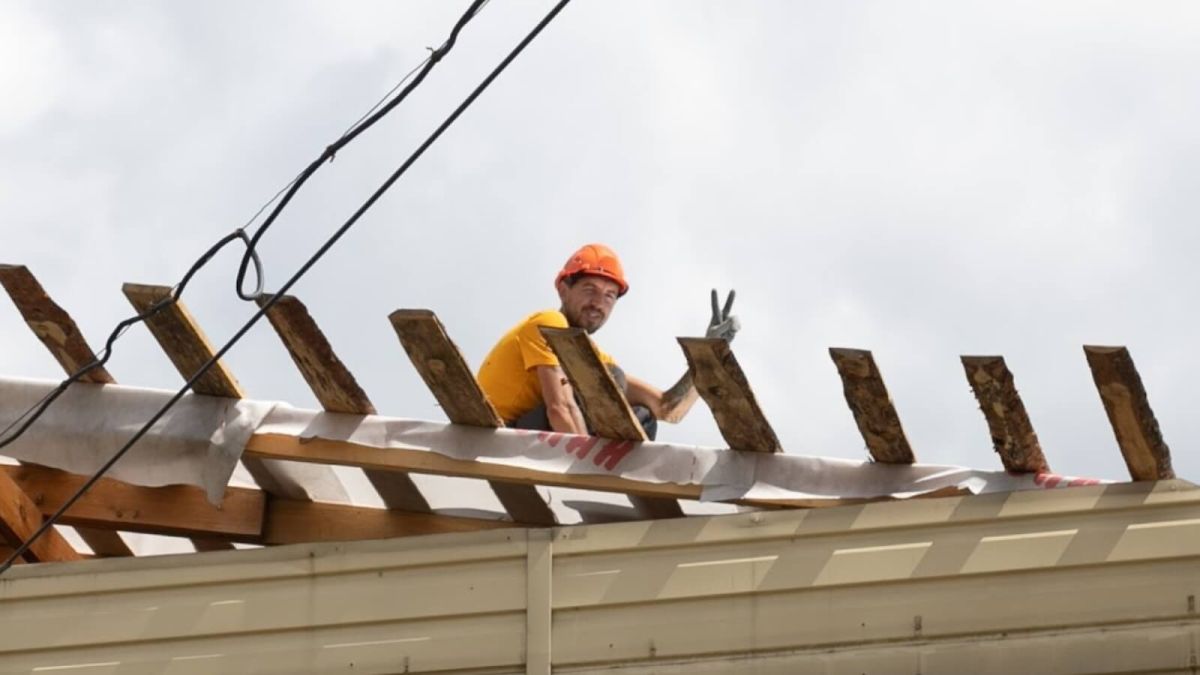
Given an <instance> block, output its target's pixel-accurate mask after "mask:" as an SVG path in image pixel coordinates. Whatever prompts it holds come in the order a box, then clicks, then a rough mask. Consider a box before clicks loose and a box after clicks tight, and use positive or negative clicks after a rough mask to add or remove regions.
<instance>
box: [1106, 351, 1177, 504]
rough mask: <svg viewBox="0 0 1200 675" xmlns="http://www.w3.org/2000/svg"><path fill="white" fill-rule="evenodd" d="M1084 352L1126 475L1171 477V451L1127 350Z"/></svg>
mask: <svg viewBox="0 0 1200 675" xmlns="http://www.w3.org/2000/svg"><path fill="white" fill-rule="evenodd" d="M1083 351H1084V353H1085V354H1087V361H1088V366H1089V367H1090V368H1091V369H1092V379H1093V380H1094V381H1095V382H1096V389H1097V390H1098V391H1099V392H1100V400H1101V401H1103V402H1104V411H1105V412H1106V413H1108V421H1109V423H1110V424H1111V425H1112V428H1113V433H1114V434H1115V435H1116V437H1117V445H1119V446H1120V447H1121V454H1122V455H1124V457H1125V465H1126V466H1127V467H1129V475H1130V476H1131V477H1132V478H1133V479H1134V480H1160V479H1166V478H1174V477H1175V471H1174V469H1172V468H1171V450H1170V448H1168V447H1167V443H1166V441H1164V440H1163V437H1162V431H1161V430H1159V428H1158V420H1157V419H1155V417H1154V411H1153V410H1151V409H1150V401H1149V399H1148V398H1147V397H1146V388H1145V387H1144V386H1142V378H1141V376H1140V375H1138V372H1137V368H1136V367H1134V365H1133V357H1131V356H1130V355H1129V350H1128V349H1126V348H1124V347H1100V346H1085V347H1084V348H1083Z"/></svg>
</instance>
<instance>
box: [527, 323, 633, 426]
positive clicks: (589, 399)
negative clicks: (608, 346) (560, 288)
mask: <svg viewBox="0 0 1200 675" xmlns="http://www.w3.org/2000/svg"><path fill="white" fill-rule="evenodd" d="M541 331H542V335H543V336H544V337H545V338H546V342H548V343H549V344H550V348H551V349H553V350H554V354H555V356H557V357H558V362H559V365H560V366H561V367H562V369H563V372H564V373H565V374H566V376H567V379H568V380H570V382H571V387H572V388H573V389H574V390H575V393H576V394H577V395H578V399H579V408H580V411H581V412H582V413H583V421H584V422H586V423H587V426H588V431H590V432H591V433H592V434H594V435H596V436H600V437H602V438H615V439H619V440H623V441H638V442H641V441H645V440H647V439H646V431H645V430H644V429H642V425H641V423H640V422H638V419H637V415H635V414H634V413H633V409H632V408H630V407H629V402H628V401H626V400H625V392H623V391H621V388H620V387H618V386H617V382H616V380H614V379H613V376H612V374H611V373H610V372H608V367H607V366H605V365H604V363H603V362H601V361H600V355H599V354H597V353H596V347H595V345H593V344H592V340H591V338H589V337H588V334H587V332H585V331H584V330H582V329H580V328H549V327H542V328H541Z"/></svg>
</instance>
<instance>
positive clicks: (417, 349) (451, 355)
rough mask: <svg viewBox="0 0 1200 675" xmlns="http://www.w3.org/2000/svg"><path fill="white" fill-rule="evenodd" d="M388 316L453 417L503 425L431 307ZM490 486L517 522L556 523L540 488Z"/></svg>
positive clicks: (481, 424)
mask: <svg viewBox="0 0 1200 675" xmlns="http://www.w3.org/2000/svg"><path fill="white" fill-rule="evenodd" d="M388 320H389V321H391V323H392V328H394V329H395V331H396V335H397V336H398V337H399V338H400V344H401V345H402V346H403V347H404V351H405V352H406V353H407V354H408V358H409V360H411V361H412V364H413V367H415V368H416V369H417V373H418V374H420V376H421V379H422V380H424V382H425V386H427V387H429V391H430V392H432V393H433V396H434V398H435V399H437V402H438V405H440V406H441V407H442V411H443V412H445V413H446V417H447V418H448V419H449V420H450V421H451V422H453V423H454V424H463V425H467V426H475V427H490V428H500V427H502V426H504V421H503V420H501V419H500V415H499V414H498V413H497V412H496V409H495V407H493V406H492V404H491V402H489V401H488V400H487V397H486V396H484V394H483V390H482V389H480V388H479V383H478V382H477V381H476V380H475V376H474V375H473V374H472V373H471V369H470V368H469V367H468V366H467V362H466V359H464V358H463V355H462V352H461V351H459V349H458V347H457V346H456V345H455V344H454V342H453V341H451V340H450V336H449V335H448V334H447V333H446V328H445V327H444V326H443V325H442V322H441V321H439V320H438V318H437V316H436V315H434V313H433V312H431V311H429V310H426V309H398V310H396V311H394V312H392V313H391V314H390V315H388ZM489 485H491V488H492V492H494V493H495V494H496V498H497V499H499V500H500V504H501V505H503V506H504V510H505V511H507V512H508V514H509V516H510V517H512V519H513V520H514V521H516V522H520V523H526V524H530V525H547V526H548V525H554V524H556V523H557V522H558V520H557V518H556V517H555V515H554V512H553V511H552V510H551V509H550V506H549V505H547V504H546V500H544V499H542V496H541V495H540V494H538V491H537V488H535V487H533V486H531V485H521V484H511V483H505V482H502V481H489Z"/></svg>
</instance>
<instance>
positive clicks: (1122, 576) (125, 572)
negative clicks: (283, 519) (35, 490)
mask: <svg viewBox="0 0 1200 675" xmlns="http://www.w3.org/2000/svg"><path fill="white" fill-rule="evenodd" d="M531 542H532V545H531ZM1197 595H1200V491H1197V490H1196V489H1194V488H1192V487H1191V486H1189V485H1188V484H1185V483H1182V482H1180V481H1164V482H1160V483H1158V484H1135V485H1114V486H1097V487H1088V488H1072V489H1061V490H1049V491H1039V492H1029V493H1013V494H1008V495H984V496H978V497H955V498H948V499H929V500H914V501H909V502H889V503H883V504H867V505H860V506H846V507H838V508H832V509H824V510H815V511H807V512H806V511H777V512H760V513H745V514H737V515H729V516H715V517H705V518H700V517H693V518H687V519H678V520H671V521H656V522H639V523H617V524H610V525H592V526H577V527H563V528H556V529H553V530H531V531H528V532H526V531H521V530H508V531H503V532H501V531H492V532H481V533H471V534H453V535H437V536H429V537H412V538H406V539H396V540H390V541H376V542H354V543H348V544H336V545H333V544H320V545H298V546H285V547H278V548H274V549H260V550H248V551H232V552H221V553H209V554H195V555H187V556H170V557H162V558H156V559H124V560H95V561H85V562H81V563H68V564H51V565H28V566H22V567H20V568H15V569H13V570H11V571H10V572H9V574H8V575H6V577H5V578H4V579H3V580H0V672H3V673H9V672H12V673H31V672H39V673H46V672H50V673H54V672H70V673H85V674H89V675H90V674H93V673H109V672H111V673H117V672H119V673H122V674H128V673H143V672H145V673H159V672H167V673H209V672H221V671H225V672H239V673H243V672H244V673H338V672H357V673H384V672H414V673H415V672H433V671H438V672H461V673H493V674H494V673H518V672H538V673H545V672H549V670H550V669H551V668H552V669H553V671H554V672H564V673H565V672H577V673H599V672H614V671H615V672H617V673H629V674H630V675H640V674H642V673H645V674H649V673H658V674H665V673H700V674H706V673H723V672H737V673H756V674H761V675H773V674H776V673H780V674H782V673H789V674H792V673H821V674H822V675H826V674H840V673H871V674H873V675H876V674H887V673H904V674H911V673H916V672H920V673H922V675H940V674H947V675H949V674H951V673H961V672H976V673H997V674H999V673H1011V672H1071V673H1097V674H1099V673H1106V674H1115V673H1132V672H1140V671H1147V670H1154V671H1155V672H1189V671H1188V670H1187V669H1189V668H1193V667H1194V666H1195V664H1196V660H1197V649H1198V647H1197V645H1198V644H1200V619H1198V618H1197V615H1196V609H1195V607H1196V600H1195V598H1196V596H1197ZM527 651H528V653H529V658H528V659H527V656H526V654H527ZM527 660H528V661H529V664H528V670H527V665H526V661H527ZM68 667H70V668H68ZM37 669H42V670H37ZM45 669H52V670H45Z"/></svg>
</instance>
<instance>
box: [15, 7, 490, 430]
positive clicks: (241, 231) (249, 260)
mask: <svg viewBox="0 0 1200 675" xmlns="http://www.w3.org/2000/svg"><path fill="white" fill-rule="evenodd" d="M488 2H490V0H475V1H474V2H472V3H471V5H470V6H468V7H467V9H466V11H465V12H463V14H462V16H461V17H460V18H459V20H458V22H457V23H456V24H455V27H454V29H453V30H452V31H451V35H450V37H449V38H448V39H447V40H446V41H445V42H443V43H442V47H441V48H439V50H440V51H441V55H440V56H438V60H440V59H441V57H443V56H445V55H446V53H448V52H449V51H450V49H451V48H452V47H453V42H454V41H455V40H456V39H457V34H458V32H460V31H461V30H462V28H463V27H464V26H465V25H466V24H467V22H469V21H470V20H471V19H473V18H475V16H476V15H478V14H479V12H480V10H482V9H483V7H484V6H486V5H487V3H488ZM431 51H434V50H431ZM431 60H433V56H432V55H431V56H428V57H426V58H425V59H424V60H423V61H422V62H421V63H419V64H417V66H416V67H414V68H413V69H412V70H410V71H409V72H408V73H407V74H405V75H404V77H402V78H400V81H399V82H398V83H396V85H395V86H394V87H392V89H391V90H390V91H388V93H387V94H385V95H384V96H383V98H381V99H380V100H379V102H377V103H376V104H375V105H373V106H371V108H370V109H369V110H368V111H367V112H366V113H365V114H364V115H363V116H362V117H360V118H359V119H358V120H357V121H356V122H355V123H354V124H352V125H350V128H348V129H347V130H346V131H345V132H343V133H342V135H341V136H340V137H339V138H338V141H337V142H336V143H334V144H333V146H330V147H334V146H336V147H337V148H338V149H340V148H343V147H345V146H346V145H348V144H349V143H350V142H351V141H352V140H354V138H356V137H357V136H358V135H360V134H361V133H362V132H363V131H366V129H367V128H368V127H370V126H371V125H373V124H374V123H375V122H377V121H379V120H380V119H382V118H383V116H385V115H386V114H387V113H389V112H391V110H393V109H394V108H395V107H396V106H397V105H398V104H399V103H400V101H401V100H402V99H403V97H404V96H407V95H408V93H409V92H411V91H412V90H413V88H415V86H416V85H417V84H419V82H414V83H413V84H412V85H410V86H409V87H408V88H407V89H405V91H404V92H403V93H402V94H401V96H400V97H399V98H397V99H396V100H394V101H392V102H391V103H389V104H388V107H387V109H386V110H383V111H380V112H378V113H376V112H375V111H376V110H378V109H379V107H380V106H381V105H382V104H383V102H384V101H386V100H387V98H388V97H389V96H391V95H392V93H394V92H395V91H396V90H397V89H399V88H400V86H401V85H403V84H404V83H405V82H406V81H407V80H408V79H409V78H410V77H412V75H413V73H416V72H417V70H418V69H421V68H424V69H425V70H424V71H423V72H422V74H421V79H424V77H425V75H427V74H428V72H429V71H430V70H431V69H432V66H431V65H428V64H430V62H431ZM368 118H370V120H369V122H367V123H365V124H364V123H363V120H366V119H368ZM323 156H324V153H323ZM322 161H323V160H322V159H321V158H318V159H317V160H316V161H315V162H314V163H313V164H310V165H309V167H308V168H307V169H306V170H305V171H302V172H301V173H300V174H298V175H297V176H296V177H295V178H293V179H292V180H291V181H290V182H289V183H288V184H287V185H285V186H284V187H283V188H281V189H280V190H279V191H278V192H276V193H275V195H274V196H273V197H271V198H270V199H268V200H267V201H266V203H264V204H263V205H262V206H261V207H259V209H258V211H256V212H255V214H254V215H253V216H251V217H250V220H248V221H247V222H246V224H245V225H243V226H242V227H240V228H238V229H237V230H235V231H233V232H231V233H230V234H228V235H226V236H225V237H223V238H222V239H221V240H220V241H218V242H217V243H216V244H214V245H213V246H212V247H210V248H209V249H208V251H206V252H205V253H204V254H203V255H202V256H200V258H199V259H197V260H196V262H194V263H193V264H192V266H191V268H190V269H188V271H187V273H186V274H184V276H183V278H182V279H181V280H180V281H179V283H177V284H176V285H175V286H174V287H172V289H171V295H170V297H168V298H163V299H162V300H160V301H159V302H156V303H155V304H154V305H152V306H151V307H149V308H147V310H146V311H145V312H142V313H140V314H137V315H135V316H133V317H130V318H128V319H126V320H124V321H122V322H121V323H119V324H117V326H116V327H115V328H114V329H113V331H112V333H111V334H110V335H109V338H108V340H106V342H105V347H104V349H103V350H102V351H101V354H103V357H102V358H96V359H94V360H93V361H92V362H91V363H88V364H87V365H85V366H83V367H82V368H79V369H78V370H76V371H75V372H74V373H72V374H71V375H69V376H68V377H67V379H65V380H63V381H62V382H61V383H59V386H58V387H56V388H55V389H54V390H51V391H50V392H49V393H48V394H46V396H44V397H42V399H41V400H40V401H38V402H37V403H35V404H34V405H33V406H32V407H30V408H29V409H28V410H26V411H25V412H24V413H22V414H21V415H19V416H18V417H17V418H16V419H15V420H13V421H12V422H11V423H9V425H8V426H7V427H5V428H4V430H3V431H0V436H2V435H4V434H7V433H8V432H9V430H11V429H12V428H13V427H14V426H16V425H17V424H18V423H20V422H21V420H23V419H25V418H27V417H30V415H32V417H31V418H30V419H29V420H28V421H27V422H26V423H25V424H23V425H22V426H21V427H20V429H18V430H17V431H16V432H15V433H13V434H12V435H11V436H8V437H6V438H3V439H2V440H0V448H4V447H5V446H7V445H9V444H10V443H12V442H13V441H15V440H16V439H17V438H18V437H20V436H21V434H23V433H24V432H25V430H26V429H28V428H29V427H30V426H31V425H32V424H33V422H35V421H37V419H38V418H39V417H41V416H42V414H43V413H45V411H46V409H47V408H49V406H50V405H51V404H52V403H53V402H54V401H55V400H56V399H57V398H58V397H59V396H61V395H62V393H63V392H65V391H66V389H67V388H68V387H69V386H70V385H71V384H73V383H75V382H77V381H79V379H80V378H82V377H83V376H84V375H86V374H87V373H89V372H91V371H93V370H95V369H96V368H99V367H101V366H103V365H104V364H105V363H107V362H108V359H109V358H110V356H111V354H112V347H113V345H114V343H115V342H116V340H117V339H118V338H119V337H120V336H121V335H123V334H124V332H125V331H126V330H128V328H129V327H130V326H132V325H134V324H137V323H139V322H142V321H145V320H146V319H148V318H150V317H151V316H154V315H155V314H157V313H158V312H160V311H161V310H162V309H163V308H164V307H167V306H169V305H171V304H172V303H174V302H175V301H176V300H178V299H179V298H180V296H181V295H182V294H183V291H184V289H185V288H186V287H187V284H188V282H189V281H191V279H192V277H193V276H194V275H195V274H196V273H197V272H198V271H200V269H201V268H202V267H204V266H205V265H206V264H208V262H209V261H210V260H211V259H212V258H213V257H214V256H215V255H216V254H217V252H219V251H220V249H221V248H223V247H224V246H225V245H226V244H228V243H229V242H230V241H232V240H233V239H241V240H242V241H243V242H245V244H246V253H245V254H244V255H243V257H242V262H241V267H240V269H239V275H238V295H239V297H241V298H242V299H244V300H257V299H258V298H259V297H261V296H262V294H263V287H264V285H265V275H264V273H263V265H262V261H261V260H260V259H259V256H258V252H257V250H256V248H255V246H254V244H253V243H252V242H251V239H250V238H249V237H248V236H247V235H246V233H245V230H246V228H247V227H248V226H249V225H250V224H251V223H253V222H254V221H255V220H257V219H258V217H259V216H260V215H262V212H263V211H265V210H266V209H267V207H269V206H270V205H271V204H272V203H273V202H275V201H276V200H277V199H279V197H280V195H282V194H284V192H288V193H289V196H288V199H290V198H291V196H292V195H294V194H295V193H296V191H298V190H299V189H300V186H301V184H302V183H303V181H305V180H307V179H308V178H309V177H311V176H312V173H314V172H315V170H316V168H315V167H316V166H319V165H320V164H321V162H322ZM282 209H283V205H280V206H279V207H278V208H276V209H275V210H274V211H273V212H272V214H271V219H270V220H272V221H273V220H274V218H276V217H278V215H279V213H280V212H281V211H282ZM268 224H269V223H266V224H264V226H263V228H260V229H264V228H265V227H266V226H267V225H268ZM258 236H261V235H258ZM248 264H252V265H253V266H254V274H255V290H254V293H252V294H250V295H245V294H243V293H242V292H241V287H242V284H243V282H244V280H245V271H246V268H247V265H248Z"/></svg>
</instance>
